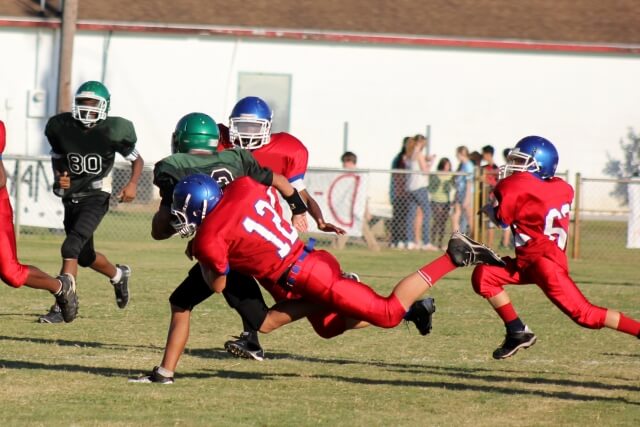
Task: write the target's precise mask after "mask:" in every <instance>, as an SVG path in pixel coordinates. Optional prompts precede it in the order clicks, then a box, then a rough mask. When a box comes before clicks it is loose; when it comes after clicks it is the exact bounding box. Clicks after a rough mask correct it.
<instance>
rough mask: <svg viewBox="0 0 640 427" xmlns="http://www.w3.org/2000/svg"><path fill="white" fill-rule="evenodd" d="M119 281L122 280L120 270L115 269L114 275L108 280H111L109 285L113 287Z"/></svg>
mask: <svg viewBox="0 0 640 427" xmlns="http://www.w3.org/2000/svg"><path fill="white" fill-rule="evenodd" d="M120 279H122V270H120V269H119V268H118V267H116V275H115V276H113V277H112V278H111V279H110V280H111V284H112V285H115V284H116V283H118V282H119V281H120Z"/></svg>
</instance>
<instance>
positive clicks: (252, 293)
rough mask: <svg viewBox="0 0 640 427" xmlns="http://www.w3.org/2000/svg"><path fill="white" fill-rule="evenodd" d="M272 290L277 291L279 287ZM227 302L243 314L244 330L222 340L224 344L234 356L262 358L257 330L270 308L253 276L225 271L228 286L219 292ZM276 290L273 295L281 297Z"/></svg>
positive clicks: (283, 294) (262, 352) (282, 296)
mask: <svg viewBox="0 0 640 427" xmlns="http://www.w3.org/2000/svg"><path fill="white" fill-rule="evenodd" d="M274 291H276V292H279V291H280V290H279V289H275V290H274ZM222 295H223V296H224V298H225V300H226V301H227V304H229V306H230V307H231V308H233V309H234V310H236V311H237V312H238V314H239V315H240V317H241V318H242V327H243V331H242V333H241V334H240V335H239V336H238V337H235V339H233V340H228V341H226V342H225V343H224V348H225V349H226V350H227V351H228V352H229V353H230V354H232V355H234V356H236V357H242V358H246V359H254V360H263V359H264V349H263V348H262V346H261V345H260V341H259V338H258V330H259V329H260V328H261V325H262V324H263V323H264V321H265V318H266V316H267V312H268V311H269V308H268V307H267V304H266V303H265V302H264V298H263V297H262V293H261V292H260V287H259V286H258V283H257V282H256V280H255V279H254V278H253V277H251V276H247V275H245V274H241V273H238V272H236V271H233V270H231V271H230V272H229V273H228V274H227V286H226V288H225V290H224V291H223V292H222ZM284 297H285V293H284V290H282V295H280V294H278V293H276V294H275V295H274V298H277V299H283V298H284Z"/></svg>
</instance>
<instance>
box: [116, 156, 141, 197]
mask: <svg viewBox="0 0 640 427" xmlns="http://www.w3.org/2000/svg"><path fill="white" fill-rule="evenodd" d="M126 158H127V160H129V161H130V162H131V178H129V182H127V185H125V186H124V187H123V188H122V191H120V194H119V195H118V199H119V200H120V201H121V202H125V203H128V202H131V201H132V200H133V199H135V198H136V192H137V189H138V181H139V180H140V175H142V169H143V168H144V160H143V159H142V156H140V154H139V153H138V151H137V150H133V152H132V153H131V154H129V155H128V156H127V157H126Z"/></svg>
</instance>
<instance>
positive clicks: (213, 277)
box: [200, 263, 227, 293]
mask: <svg viewBox="0 0 640 427" xmlns="http://www.w3.org/2000/svg"><path fill="white" fill-rule="evenodd" d="M200 269H201V270H202V277H204V280H205V282H207V285H209V287H210V288H211V290H212V291H213V292H217V293H222V291H224V288H225V287H226V286H227V275H226V274H220V273H218V272H217V271H214V270H213V269H211V268H209V267H207V266H205V265H204V264H202V263H201V264H200Z"/></svg>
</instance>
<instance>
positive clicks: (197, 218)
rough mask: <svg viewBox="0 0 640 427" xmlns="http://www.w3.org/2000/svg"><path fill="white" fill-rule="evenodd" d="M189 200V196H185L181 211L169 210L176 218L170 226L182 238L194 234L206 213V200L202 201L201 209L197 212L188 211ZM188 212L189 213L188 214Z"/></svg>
mask: <svg viewBox="0 0 640 427" xmlns="http://www.w3.org/2000/svg"><path fill="white" fill-rule="evenodd" d="M190 200H191V194H187V197H186V198H185V200H184V204H183V206H182V209H181V210H178V209H171V213H172V214H173V215H174V216H175V217H176V219H175V220H174V221H172V222H171V226H172V227H173V229H174V230H176V232H177V233H178V234H179V235H180V236H181V237H182V238H187V237H191V236H193V235H194V234H195V232H196V230H197V229H198V226H199V225H200V224H201V223H202V220H204V217H205V216H206V212H207V200H204V201H203V206H202V209H199V210H193V209H190V206H189V201H190ZM190 210H191V212H189V211H190ZM189 218H192V220H189Z"/></svg>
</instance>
